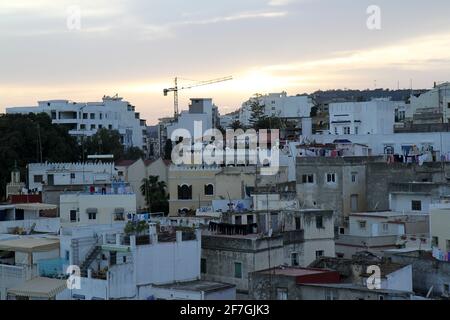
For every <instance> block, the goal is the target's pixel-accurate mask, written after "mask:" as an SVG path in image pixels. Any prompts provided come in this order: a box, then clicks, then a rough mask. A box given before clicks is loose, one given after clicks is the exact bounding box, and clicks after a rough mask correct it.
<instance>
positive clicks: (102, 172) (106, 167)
mask: <svg viewBox="0 0 450 320" xmlns="http://www.w3.org/2000/svg"><path fill="white" fill-rule="evenodd" d="M27 171H28V180H27V185H28V189H30V190H33V189H37V190H38V191H42V188H43V186H70V185H73V186H83V185H99V184H105V183H111V181H113V180H114V178H117V177H118V175H117V169H116V168H115V167H114V163H113V162H110V163H108V162H106V163H102V162H98V163H94V162H78V163H62V162H61V163H50V162H45V163H30V164H28V165H27Z"/></svg>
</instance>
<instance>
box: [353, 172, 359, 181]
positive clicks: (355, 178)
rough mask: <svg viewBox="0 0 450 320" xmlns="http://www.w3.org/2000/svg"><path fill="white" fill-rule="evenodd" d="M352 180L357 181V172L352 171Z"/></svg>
mask: <svg viewBox="0 0 450 320" xmlns="http://www.w3.org/2000/svg"><path fill="white" fill-rule="evenodd" d="M352 182H353V183H356V182H358V172H352Z"/></svg>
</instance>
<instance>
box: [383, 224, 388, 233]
mask: <svg viewBox="0 0 450 320" xmlns="http://www.w3.org/2000/svg"><path fill="white" fill-rule="evenodd" d="M388 230H389V224H388V223H383V231H384V232H388Z"/></svg>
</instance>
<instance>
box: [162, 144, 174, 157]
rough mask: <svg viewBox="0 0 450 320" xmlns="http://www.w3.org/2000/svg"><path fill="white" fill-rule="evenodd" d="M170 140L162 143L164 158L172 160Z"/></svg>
mask: <svg viewBox="0 0 450 320" xmlns="http://www.w3.org/2000/svg"><path fill="white" fill-rule="evenodd" d="M172 148H173V146H172V140H170V139H167V140H166V144H165V145H164V160H172Z"/></svg>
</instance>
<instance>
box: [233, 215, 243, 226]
mask: <svg viewBox="0 0 450 320" xmlns="http://www.w3.org/2000/svg"><path fill="white" fill-rule="evenodd" d="M234 224H242V216H235V217H234Z"/></svg>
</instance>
